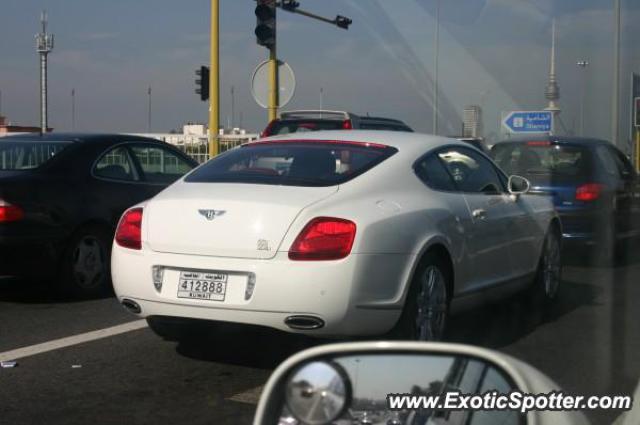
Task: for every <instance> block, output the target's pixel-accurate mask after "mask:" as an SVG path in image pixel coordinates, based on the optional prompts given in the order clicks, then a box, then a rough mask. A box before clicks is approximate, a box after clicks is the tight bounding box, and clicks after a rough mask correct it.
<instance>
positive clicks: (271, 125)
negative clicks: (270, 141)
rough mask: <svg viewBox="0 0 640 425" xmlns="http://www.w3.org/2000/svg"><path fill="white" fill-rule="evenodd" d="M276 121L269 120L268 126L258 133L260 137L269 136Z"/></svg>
mask: <svg viewBox="0 0 640 425" xmlns="http://www.w3.org/2000/svg"><path fill="white" fill-rule="evenodd" d="M276 121H277V119H276V120H271V122H270V123H269V124H267V127H266V128H265V129H264V130H263V131H262V133H260V137H261V138H262V137H269V136H271V129H272V128H273V126H274V124H275V123H276Z"/></svg>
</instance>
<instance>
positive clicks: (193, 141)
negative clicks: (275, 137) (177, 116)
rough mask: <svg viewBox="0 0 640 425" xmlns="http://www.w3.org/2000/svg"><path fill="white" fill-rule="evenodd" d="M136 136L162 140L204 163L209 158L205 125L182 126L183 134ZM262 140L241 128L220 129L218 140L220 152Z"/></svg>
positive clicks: (139, 134) (144, 134) (145, 134)
mask: <svg viewBox="0 0 640 425" xmlns="http://www.w3.org/2000/svg"><path fill="white" fill-rule="evenodd" d="M131 134H134V135H136V136H144V137H150V138H152V139H158V140H162V141H163V142H166V143H169V144H171V145H174V146H176V147H178V148H179V149H180V150H182V151H183V152H185V153H187V154H188V155H190V156H192V157H193V158H195V159H196V161H198V162H200V163H202V162H205V161H206V160H207V159H208V158H209V142H208V140H209V138H208V135H209V131H208V130H207V127H206V126H205V125H204V124H192V123H188V124H185V125H183V126H182V133H131ZM258 138H260V135H259V134H257V133H247V131H246V130H244V129H240V128H233V129H220V131H219V136H218V140H219V142H220V152H224V151H226V150H228V149H231V148H234V147H236V146H239V145H241V144H243V143H247V142H251V141H253V140H257V139H258Z"/></svg>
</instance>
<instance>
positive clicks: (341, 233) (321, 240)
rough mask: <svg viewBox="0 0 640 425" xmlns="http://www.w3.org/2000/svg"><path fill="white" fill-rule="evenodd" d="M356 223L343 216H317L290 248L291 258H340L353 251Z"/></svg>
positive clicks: (314, 259)
mask: <svg viewBox="0 0 640 425" xmlns="http://www.w3.org/2000/svg"><path fill="white" fill-rule="evenodd" d="M355 237H356V224H355V223H354V222H353V221H350V220H345V219H342V218H332V217H317V218H314V219H313V220H311V221H310V222H309V223H307V225H306V226H305V227H304V229H302V232H300V234H299V235H298V237H297V238H296V240H295V241H294V242H293V245H291V248H290V249H289V259H291V260H298V261H299V260H311V261H316V260H339V259H340V258H344V257H346V256H347V255H349V253H350V252H351V247H352V246H353V240H354V239H355Z"/></svg>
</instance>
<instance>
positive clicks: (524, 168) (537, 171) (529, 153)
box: [491, 142, 591, 180]
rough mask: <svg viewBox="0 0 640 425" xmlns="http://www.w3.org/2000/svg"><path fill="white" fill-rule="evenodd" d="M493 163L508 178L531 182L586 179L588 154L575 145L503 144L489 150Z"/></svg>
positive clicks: (588, 168) (588, 163) (588, 164)
mask: <svg viewBox="0 0 640 425" xmlns="http://www.w3.org/2000/svg"><path fill="white" fill-rule="evenodd" d="M491 154H492V155H493V158H494V160H495V161H496V163H497V164H498V165H499V166H500V168H502V169H503V170H504V171H505V172H506V173H507V174H509V175H512V174H517V175H520V176H524V177H527V178H529V179H532V180H540V179H541V178H548V177H550V176H552V177H554V178H565V179H574V178H576V179H577V178H582V177H586V176H588V175H589V171H590V169H591V165H590V164H591V157H590V154H589V150H588V149H587V148H585V147H582V146H577V145H558V144H552V143H544V142H540V143H538V142H529V143H502V144H498V145H495V146H494V147H493V149H492V150H491Z"/></svg>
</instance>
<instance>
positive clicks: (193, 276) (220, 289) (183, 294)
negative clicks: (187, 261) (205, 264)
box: [178, 272, 229, 301]
mask: <svg viewBox="0 0 640 425" xmlns="http://www.w3.org/2000/svg"><path fill="white" fill-rule="evenodd" d="M228 277H229V275H228V274H226V273H213V272H180V280H179V281H178V298H191V299H196V300H208V301H224V296H225V294H226V293H227V278H228Z"/></svg>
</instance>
